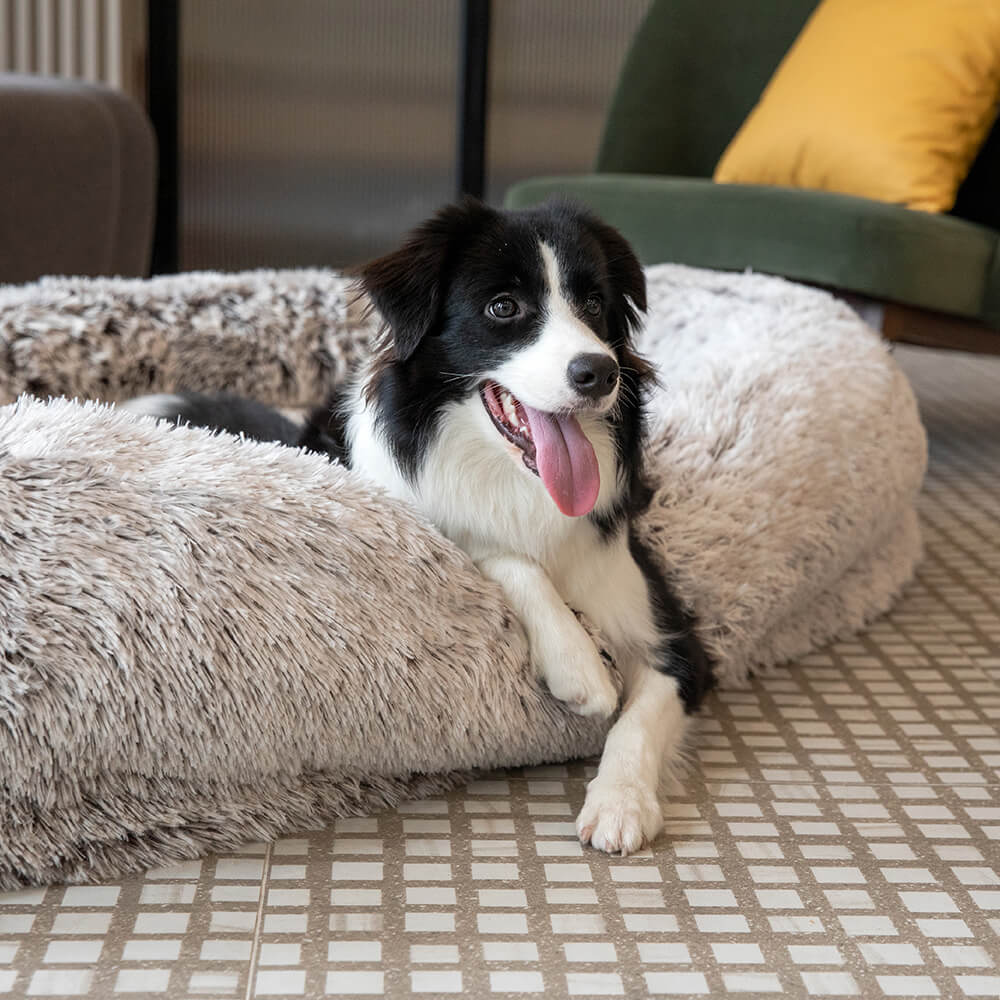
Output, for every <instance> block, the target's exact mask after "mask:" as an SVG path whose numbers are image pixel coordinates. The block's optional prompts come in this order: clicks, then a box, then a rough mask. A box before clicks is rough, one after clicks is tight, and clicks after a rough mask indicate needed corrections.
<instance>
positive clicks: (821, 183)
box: [715, 0, 1000, 212]
mask: <svg viewBox="0 0 1000 1000" xmlns="http://www.w3.org/2000/svg"><path fill="white" fill-rule="evenodd" d="M998 99H1000V0H824V2H823V3H821V4H820V5H819V7H818V8H817V9H816V10H815V11H814V13H813V15H812V17H811V18H810V19H809V21H808V22H807V23H806V26H805V27H804V28H803V29H802V33H801V34H800V35H799V37H798V38H797V39H796V41H795V44H794V45H793V46H792V48H791V49H790V50H789V51H788V54H787V55H786V56H785V58H784V59H783V60H782V62H781V65H780V66H779V67H778V69H777V71H776V72H775V74H774V76H773V77H772V78H771V81H770V83H769V84H768V85H767V87H766V89H765V90H764V93H763V94H762V95H761V98H760V100H759V101H758V103H757V106H756V107H755V108H754V110H753V111H752V112H751V114H750V116H749V117H748V118H747V120H746V121H745V122H744V123H743V125H742V127H741V128H740V130H739V131H738V132H737V133H736V135H735V137H734V138H733V140H732V141H731V142H730V144H729V146H728V148H727V149H726V151H725V152H724V153H723V154H722V159H721V160H719V164H718V166H717V167H716V169H715V180H717V181H721V182H724V183H738V184H779V185H783V186H786V187H800V188H818V189H820V190H824V191H840V192H842V193H844V194H853V195H860V196H862V197H865V198H875V199H878V200H879V201H888V202H894V203H898V204H902V205H907V206H909V207H910V208H918V209H924V210H926V211H931V212H940V211H947V210H948V209H949V208H951V207H952V205H953V204H954V203H955V193H956V191H957V190H958V187H959V185H960V184H961V182H962V180H963V179H964V177H965V175H966V174H967V173H968V170H969V167H970V166H971V164H972V161H973V159H974V158H975V155H976V152H977V150H978V149H979V147H980V145H981V144H982V142H983V140H984V139H985V136H986V133H987V131H988V130H989V128H990V126H991V125H992V123H993V121H994V119H995V118H996V115H997V101H998Z"/></svg>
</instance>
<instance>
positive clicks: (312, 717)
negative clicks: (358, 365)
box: [0, 266, 926, 888]
mask: <svg viewBox="0 0 1000 1000" xmlns="http://www.w3.org/2000/svg"><path fill="white" fill-rule="evenodd" d="M648 279H649V291H650V303H651V306H650V314H649V320H648V323H647V327H646V330H645V333H644V334H643V335H642V337H641V338H640V345H639V346H640V348H641V349H642V350H643V351H644V352H645V353H646V354H647V355H648V356H649V357H650V358H651V359H652V360H653V361H654V362H655V363H656V364H657V366H658V367H659V370H660V373H661V380H662V387H661V388H660V389H658V390H657V392H656V394H655V396H654V398H653V399H652V400H651V407H650V416H651V427H650V430H651V441H650V462H651V468H652V470H653V472H654V474H655V478H656V483H657V486H658V488H657V492H656V494H655V498H654V501H653V504H652V506H651V508H650V510H649V512H648V513H647V514H646V515H645V517H644V518H643V521H642V524H641V531H642V533H643V534H644V536H645V537H646V538H647V539H648V541H649V542H651V543H652V544H653V545H654V546H655V548H656V549H657V551H658V552H659V553H660V556H661V557H662V559H663V561H664V563H665V564H666V565H667V566H668V567H669V570H670V572H671V573H672V575H673V577H674V580H675V584H676V586H677V588H678V590H679V592H680V593H681V594H682V595H683V597H684V598H685V599H686V600H687V601H688V602H690V604H691V605H692V606H693V608H694V609H695V610H696V611H697V613H698V614H699V616H700V618H701V622H702V628H703V636H704V639H705V641H706V642H707V643H708V645H709V646H710V647H711V649H712V650H713V652H714V654H715V656H716V657H717V659H718V663H719V673H720V677H721V679H722V681H723V683H738V682H739V681H740V680H741V679H743V678H745V677H746V675H747V673H748V672H749V671H751V670H753V669H762V668H766V667H767V666H768V665H770V664H774V663H776V662H778V661H782V660H787V659H789V658H792V657H796V656H799V655H801V654H804V653H805V652H807V651H808V650H810V649H812V648H814V647H815V646H816V645H818V644H820V643H823V642H826V641H828V640H831V639H833V638H835V637H838V636H844V635H846V634H848V633H850V632H852V631H853V630H856V629H858V628H859V627H861V626H862V625H863V624H864V623H865V622H866V621H868V620H870V619H871V618H872V617H874V616H875V615H877V614H879V613H880V612H882V611H884V610H885V609H886V608H887V607H888V606H889V605H890V603H891V601H892V599H893V597H894V595H896V594H897V593H898V591H899V590H900V588H901V587H902V586H903V585H904V583H905V582H906V581H907V580H908V579H909V577H910V576H911V574H912V572H913V569H914V566H915V564H916V561H917V560H918V558H919V553H920V538H919V531H918V526H917V519H916V514H915V511H914V499H915V495H916V493H917V491H918V489H919V487H920V483H921V480H922V477H923V472H924V466H925V459H926V444H925V438H924V434H923V430H922V427H921V425H920V422H919V419H918V415H917V411H916V406H915V402H914V399H913V396H912V394H911V391H910V388H909V386H908V384H907V382H906V380H905V378H904V377H903V376H902V374H901V373H900V371H899V370H898V369H897V367H896V365H895V364H894V362H893V361H892V358H891V356H890V355H889V353H888V352H887V350H886V348H885V346H884V345H883V344H882V342H881V341H880V340H879V338H878V337H877V336H876V335H875V334H874V333H873V332H872V331H871V330H869V329H868V328H867V327H866V326H865V325H864V324H863V323H862V322H861V321H860V320H859V319H858V317H857V316H856V315H855V313H854V312H853V311H851V310H850V309H849V308H848V307H847V306H846V305H844V304H842V303H840V302H839V301H837V300H835V299H834V298H832V297H830V296H829V295H827V294H825V293H823V292H820V291H815V290H811V289H806V288H802V287H799V286H796V285H794V284H791V283H788V282H785V281H782V280H780V279H776V278H768V277H762V276H757V275H729V274H717V273H712V272H706V271H700V270H694V269H689V268H684V267H678V266H659V267H655V268H652V269H650V271H649V272H648ZM373 323H374V321H373V320H370V319H366V318H365V317H364V316H363V313H362V310H361V308H360V306H358V305H352V304H351V297H350V294H349V291H348V288H347V284H346V282H345V280H344V279H343V278H342V277H340V276H338V275H337V274H335V273H332V272H327V271H295V272H254V273H247V274H237V275H218V274H188V275H182V276H179V277H170V278H159V279H155V280H151V281H145V282H144V281H124V280H104V279H94V280H85V279H46V280H43V281H41V282H39V283H37V284H33V285H28V286H24V287H16V288H15V287H8V288H2V289H0V350H2V351H3V362H4V363H3V365H2V370H0V402H9V401H12V400H16V402H13V403H11V405H7V406H5V407H4V408H3V409H2V410H0V653H2V659H0V887H3V888H11V887H15V886H20V885H28V884H37V883H46V882H51V881H58V880H69V881H78V880H92V879H99V878H103V877H108V876H111V875H115V874H118V873H121V872H123V871H127V870H131V869H137V868H143V867H148V866H151V865H155V864H160V863H164V862H167V861H170V860H176V859H180V858H186V857H192V856H196V855H198V854H200V853H203V852H205V851H209V850H225V849H230V848H232V847H234V846H235V845H238V844H240V843H242V842H245V841H247V840H255V839H267V838H272V837H274V836H276V835H277V834H279V833H281V832H285V831H290V830H294V829H297V828H298V829H302V828H306V827H314V826H316V825H318V824H323V823H325V822H327V821H329V820H330V819H331V818H332V817H334V816H338V815H344V814H352V813H359V812H368V811H373V810H376V809H379V808H381V807H383V806H385V805H388V804H392V803H395V802H398V801H399V800H400V799H401V798H403V797H407V796H419V795H423V794H428V793H430V792H432V791H439V790H442V789H444V788H447V787H450V786H452V785H454V784H455V783H456V782H459V781H462V780H465V778H466V777H467V776H468V775H469V774H470V773H472V772H474V771H477V770H480V769H493V768H497V767H506V766H516V765H528V764H537V763H541V762H546V761H557V760H565V759H569V758H573V757H578V756H585V755H591V754H593V753H596V752H598V751H599V749H600V746H601V742H602V738H603V735H604V732H605V731H606V727H607V723H598V722H595V721H592V720H584V719H580V718H577V717H575V716H573V715H572V714H570V713H569V712H567V711H566V710H564V709H563V708H562V706H561V705H560V704H559V703H557V702H556V701H554V700H553V699H552V698H551V697H549V696H548V695H547V694H546V692H545V691H544V689H542V688H541V687H540V686H539V684H538V683H537V682H536V681H535V679H534V678H533V677H532V674H531V671H530V669H529V666H528V660H527V650H526V645H525V640H524V637H523V634H522V633H521V630H520V627H519V626H518V624H517V622H516V620H514V619H513V617H512V615H511V613H510V611H509V610H508V609H507V607H506V606H505V605H504V603H503V601H502V599H501V596H500V593H499V591H498V589H497V587H496V586H495V585H493V584H492V583H489V582H487V581H486V580H484V579H483V578H482V577H481V576H479V574H478V573H477V572H476V570H475V568H474V567H473V566H472V564H471V563H470V562H469V560H468V559H467V558H466V556H465V555H464V554H463V553H462V552H460V551H459V550H458V549H456V548H455V547H454V546H452V545H451V544H450V543H449V542H447V541H446V540H445V539H443V538H442V537H440V536H439V535H438V534H437V533H436V532H435V531H434V530H433V528H431V527H430V526H429V525H428V524H426V523H425V522H424V521H422V520H421V518H420V517H419V516H418V515H417V514H416V513H414V512H413V511H412V510H410V509H408V508H407V507H406V506H404V505H401V504H399V503H397V502H395V501H392V500H390V499H388V498H386V497H385V496H384V495H382V494H380V493H379V492H378V491H376V490H374V489H372V488H370V487H367V486H366V485H365V484H364V483H363V482H362V481H360V480H359V479H358V478H357V477H356V476H354V475H353V474H352V473H350V472H348V471H346V470H344V469H342V468H340V467H339V466H332V465H329V464H327V463H326V462H325V461H324V460H323V459H322V458H320V457H318V456H314V455H309V454H306V453H301V452H297V451H294V450H292V449H287V448H282V447H279V446H276V445H266V444H257V443H253V442H247V441H242V440H239V439H237V438H233V437H229V436H224V435H223V436H213V435H211V434H209V433H208V432H206V431H203V430H198V429H189V428H179V429H169V428H168V427H166V426H164V425H162V424H157V423H154V422H153V421H151V420H149V419H144V418H138V417H134V416H132V415H131V414H128V413H125V412H123V411H117V410H115V409H114V408H113V407H112V406H110V405H106V404H100V403H95V402H84V403H77V402H69V401H67V400H66V399H52V400H49V401H44V400H43V399H41V398H38V397H46V396H75V397H79V398H81V399H101V400H115V399H119V398H123V397H125V396H128V395H131V394H134V393H137V392H144V391H149V390H169V389H171V388H174V387H176V386H177V385H179V384H184V385H186V386H188V387H190V388H195V389H198V388H206V389H211V388H228V389H232V390H235V391H239V392H245V393H248V394H251V395H254V396H256V397H257V398H259V399H262V400H264V401H266V402H270V403H274V404H279V405H282V406H291V405H298V404H302V403H304V402H306V401H307V400H310V399H315V398H316V397H317V396H319V395H320V394H321V392H322V389H323V387H324V386H325V385H326V384H328V383H329V382H331V381H334V380H336V379H337V378H340V377H341V376H342V375H343V373H344V371H345V368H346V365H347V364H348V363H349V361H350V360H351V359H352V358H353V357H355V356H357V354H358V353H359V352H361V351H363V350H364V349H365V348H366V345H367V344H368V343H369V341H370V339H371V338H372V336H373V335H374V332H375V331H374V325H373ZM22 394H23V395H22ZM28 394H31V395H28ZM18 396H20V398H19V399H18V398H17V397H18ZM597 638H598V639H599V637H597Z"/></svg>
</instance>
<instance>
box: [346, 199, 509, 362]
mask: <svg viewBox="0 0 1000 1000" xmlns="http://www.w3.org/2000/svg"><path fill="white" fill-rule="evenodd" d="M491 212H492V210H491V209H489V208H487V207H486V206H485V205H483V204H481V203H480V202H478V201H476V200H475V199H473V198H467V199H465V200H463V201H462V202H460V203H459V204H457V205H447V206H445V207H444V208H442V209H441V210H440V211H438V212H437V213H436V214H435V215H433V216H432V217H431V218H430V219H428V220H427V221H426V222H424V223H422V224H421V225H420V226H418V227H417V228H416V229H414V230H413V232H411V233H410V234H409V236H407V237H406V239H405V241H404V242H403V245H402V246H401V247H400V248H399V249H398V250H394V251H393V252H392V253H389V254H386V255H385V256H384V257H379V258H378V259H376V260H373V261H370V262H369V263H368V264H364V265H363V266H362V267H361V268H360V270H359V271H358V278H359V282H358V283H359V285H360V287H361V289H362V291H364V292H365V293H366V294H367V295H368V297H369V299H370V300H371V302H372V304H373V305H374V306H375V308H376V309H378V311H379V313H381V315H382V319H383V320H384V321H385V324H386V326H387V327H388V329H389V332H390V334H391V335H392V341H393V345H394V347H395V351H396V357H397V358H399V360H401V361H405V360H406V359H407V358H409V357H411V356H412V355H413V352H414V351H416V349H417V347H418V346H419V344H420V342H421V341H422V340H423V339H424V337H426V336H428V335H429V334H431V333H433V332H434V330H435V328H436V327H437V325H438V324H439V322H440V320H441V312H442V308H443V306H444V296H445V290H446V283H447V280H448V272H449V269H450V267H451V264H452V259H453V257H454V252H455V249H456V247H458V246H460V245H461V243H462V242H463V241H464V238H465V236H466V234H468V233H469V232H470V230H471V229H472V227H473V226H474V225H476V224H477V223H478V222H479V221H480V220H481V218H482V217H483V216H484V215H488V214H491Z"/></svg>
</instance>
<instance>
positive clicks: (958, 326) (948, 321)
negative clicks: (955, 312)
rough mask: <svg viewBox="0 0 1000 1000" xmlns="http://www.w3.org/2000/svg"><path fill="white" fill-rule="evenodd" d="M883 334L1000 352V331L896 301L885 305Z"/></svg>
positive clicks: (930, 344) (947, 346) (929, 344)
mask: <svg viewBox="0 0 1000 1000" xmlns="http://www.w3.org/2000/svg"><path fill="white" fill-rule="evenodd" d="M882 335H883V336H884V337H885V338H886V339H887V340H893V341H900V342H902V343H905V344H920V345H922V346H923V347H941V348H945V349H947V350H953V351H972V352H974V353H976V354H1000V330H993V329H991V328H990V327H988V326H986V325H985V324H983V323H980V322H977V321H976V320H970V319H962V318H961V317H958V316H948V315H947V314H945V313H938V312H931V311H930V310H929V309H916V308H914V307H913V306H902V305H897V304H896V303H889V302H887V303H885V305H884V306H883V307H882Z"/></svg>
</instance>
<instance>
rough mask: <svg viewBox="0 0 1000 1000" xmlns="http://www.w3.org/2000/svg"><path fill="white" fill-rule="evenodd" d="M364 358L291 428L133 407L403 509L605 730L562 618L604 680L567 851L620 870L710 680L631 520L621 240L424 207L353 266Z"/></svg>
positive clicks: (654, 813) (562, 221)
mask: <svg viewBox="0 0 1000 1000" xmlns="http://www.w3.org/2000/svg"><path fill="white" fill-rule="evenodd" d="M359 284H360V287H361V289H362V290H363V291H364V292H365V293H366V294H367V295H368V297H369V299H370V301H371V303H372V305H373V306H374V307H375V308H376V309H377V310H378V312H379V314H380V315H381V317H382V320H383V321H384V328H383V329H384V337H383V339H382V342H381V346H380V347H378V348H377V349H376V350H375V352H374V353H373V355H372V356H371V357H370V358H369V359H368V360H367V361H366V362H365V363H363V364H362V365H361V366H360V368H359V370H358V371H357V372H356V373H355V375H354V376H353V377H352V378H351V379H350V380H348V381H347V382H346V383H345V384H344V386H342V387H341V388H339V389H338V390H337V391H335V393H334V395H333V396H332V397H331V398H330V399H329V400H328V401H327V403H326V404H325V405H324V406H322V407H320V408H319V409H317V410H316V411H315V412H313V413H312V415H311V416H310V417H309V418H308V420H307V421H306V424H305V426H304V427H303V426H299V425H297V424H294V423H293V422H292V421H290V420H286V419H285V418H284V417H282V416H281V415H280V414H278V413H276V412H275V411H273V410H268V409H267V408H265V407H263V406H260V405H259V404H256V403H252V402H250V401H247V400H241V399H239V398H237V397H232V396H205V395H200V394H196V393H181V394H179V395H176V396H146V397H143V398H141V399H138V400H133V401H131V402H129V403H126V404H125V406H126V408H127V409H130V410H132V411H133V412H140V413H146V414H149V415H152V416H156V417H159V418H166V419H169V420H171V421H182V422H187V423H192V424H196V425H201V426H207V427H213V428H217V429H220V430H226V431H229V432H232V433H241V432H242V433H245V434H246V435H247V436H250V437H255V438H259V439H263V440H277V441H282V442H284V443H286V444H290V445H297V446H300V447H306V448H309V449H311V450H314V451H321V452H325V453H327V454H328V455H330V456H331V458H335V459H338V460H340V461H343V462H344V463H346V464H347V465H349V466H351V467H352V468H354V469H356V470H357V471H358V472H359V473H361V474H362V475H364V476H366V477H367V478H368V479H370V480H371V481H372V483H373V484H376V485H378V486H381V487H383V488H385V489H386V490H387V491H388V492H389V493H390V494H392V495H393V496H396V497H399V498H402V499H404V500H406V501H409V502H410V503H412V504H414V505H416V506H417V507H418V508H420V510H422V511H423V512H424V513H425V514H426V515H427V516H428V517H429V518H430V519H431V520H432V521H433V522H434V524H436V525H437V527H438V528H439V529H440V530H441V531H442V532H443V534H445V535H446V536H447V537H448V538H450V539H452V540H453V541H454V542H455V543H456V544H458V545H459V546H461V547H462V548H463V549H465V551H466V552H468V554H469V555H470V556H471V557H472V559H473V560H474V561H475V563H476V565H477V566H478V567H479V569H480V570H481V572H482V573H483V574H484V575H485V576H487V577H489V578H490V579H492V580H495V581H496V582H497V583H498V584H499V585H500V587H501V589H502V590H503V593H504V595H505V596H506V599H507V601H508V602H509V603H510V605H511V607H512V608H513V609H514V611H515V612H516V614H517V616H518V617H519V619H520V621H521V624H522V625H523V627H524V629H525V632H526V633H527V638H528V641H529V644H530V649H531V657H532V662H533V664H534V666H535V668H536V669H537V671H538V674H539V676H540V677H541V678H542V679H543V680H544V681H545V683H546V684H547V685H548V688H549V690H550V691H551V692H552V694H553V695H554V696H555V697H556V698H558V699H560V700H562V701H564V702H565V703H566V704H567V705H568V706H569V708H571V709H572V710H573V711H574V712H577V713H579V714H581V715H594V716H610V715H611V714H612V713H614V712H615V711H616V709H617V708H618V694H617V691H616V689H615V687H614V685H613V684H612V682H611V679H610V677H609V675H608V672H607V670H606V669H605V666H604V663H603V662H602V660H601V657H600V655H599V654H598V651H597V649H596V647H595V646H594V644H593V642H592V641H591V640H590V638H589V637H588V636H587V633H586V632H585V631H584V629H583V628H582V626H581V625H580V624H579V622H578V621H577V619H576V616H575V615H574V614H573V612H572V611H571V610H570V608H574V609H577V610H579V611H581V612H582V613H583V614H584V615H586V616H587V618H589V619H590V620H591V621H592V622H594V623H595V624H596V625H597V626H598V627H599V628H600V629H601V632H602V633H603V635H604V637H605V638H606V640H607V642H608V644H609V646H610V648H611V650H612V651H613V654H614V657H615V662H616V664H617V665H618V667H619V669H620V670H621V673H622V676H623V678H624V682H625V690H624V704H623V706H622V708H621V713H620V716H619V718H618V720H617V721H616V722H615V724H614V726H613V727H612V729H611V731H610V733H609V735H608V738H607V743H606V745H605V748H604V753H603V756H602V758H601V763H600V767H599V770H598V773H597V776H596V777H595V778H594V779H593V780H592V781H591V782H590V784H589V785H588V788H587V794H586V799H585V802H584V805H583V809H582V810H581V812H580V814H579V818H578V819H577V832H578V833H579V837H580V840H581V841H582V842H583V843H584V844H587V843H590V844H592V845H593V846H594V847H596V848H599V849H601V850H604V851H609V852H614V851H620V852H621V853H622V854H628V853H631V852H634V851H636V850H637V849H638V848H640V847H641V846H642V845H643V844H644V843H646V842H648V841H650V840H652V839H653V838H654V837H655V836H656V834H657V833H658V832H659V830H660V828H661V826H662V823H663V818H662V813H661V808H660V804H659V798H658V794H657V790H658V784H659V777H660V770H661V765H662V764H663V762H664V761H666V762H667V763H668V764H669V763H673V762H675V760H676V757H677V755H678V754H679V752H680V749H681V744H682V743H683V740H684V734H685V729H686V727H687V721H688V716H689V715H690V713H692V712H693V711H694V710H695V709H696V708H697V707H698V706H699V704H700V702H701V700H702V698H703V696H704V695H705V693H706V692H707V691H708V689H709V688H710V687H711V686H712V683H713V678H712V666H711V663H710V660H709V658H708V657H707V655H706V653H705V651H704V649H703V647H702V646H701V644H700V642H699V641H698V639H697V637H696V635H695V621H694V619H693V616H692V615H691V614H690V613H689V612H688V611H687V610H686V609H685V608H684V607H683V606H682V604H681V603H680V602H679V601H678V600H677V598H675V597H674V595H673V594H672V592H671V590H670V588H669V586H668V584H667V581H666V579H665V576H664V573H663V571H662V569H661V568H660V566H659V565H658V564H657V560H656V559H655V558H654V556H653V555H652V554H651V553H650V552H649V551H647V550H646V549H645V548H644V547H643V545H642V544H641V543H640V541H639V539H638V537H637V535H636V532H635V528H634V524H633V519H634V518H635V517H636V515H637V514H638V513H640V512H641V511H642V509H643V508H644V507H645V506H646V504H647V503H648V501H649V497H650V491H649V488H648V487H647V485H646V483H645V480H644V477H643V466H642V445H643V398H644V394H645V393H646V391H647V389H648V388H649V386H650V385H651V384H652V381H653V374H652V371H651V368H650V366H649V365H648V364H647V363H646V362H645V361H644V360H642V358H640V357H639V356H638V355H637V354H636V353H635V351H634V350H633V348H632V336H633V334H634V332H635V329H636V327H637V326H638V324H639V322H640V314H641V313H644V312H645V309H646V286H645V279H644V276H643V271H642V268H641V266H640V265H639V262H638V260H637V259H636V257H635V255H634V254H633V252H632V250H631V248H630V247H629V245H628V243H627V242H626V241H625V239H624V238H623V237H622V236H621V235H620V234H619V233H618V232H616V231H615V230H614V229H612V228H611V227H609V226H607V225H605V224H604V223H602V222H600V221H599V220H597V219H596V218H594V217H593V216H592V215H590V214H588V213H587V212H585V211H583V210H581V209H579V208H577V207H575V206H573V205H570V204H567V203H562V202H555V203H548V204H546V205H544V206H542V207H540V208H533V209H529V210H525V211H515V212H501V211H496V210H493V209H491V208H488V207H486V206H485V205H482V204H480V203H478V202H475V201H471V200H470V201H465V202H463V203H461V204H460V205H454V206H449V207H446V208H444V209H442V210H441V211H440V212H438V214H437V215H435V216H434V217H433V218H431V219H430V220H429V221H427V222H426V223H424V224H423V225H422V226H420V227H419V228H418V229H416V230H415V231H414V232H413V233H412V234H411V235H410V236H409V237H408V238H407V240H406V242H405V243H404V244H403V246H402V247H401V248H400V249H398V250H396V251H395V252H394V253H390V254H388V255H387V256H385V257H382V258H380V259H378V260H375V261H373V262H371V263H369V264H367V265H365V266H364V267H363V268H362V269H361V270H360V281H359Z"/></svg>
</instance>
